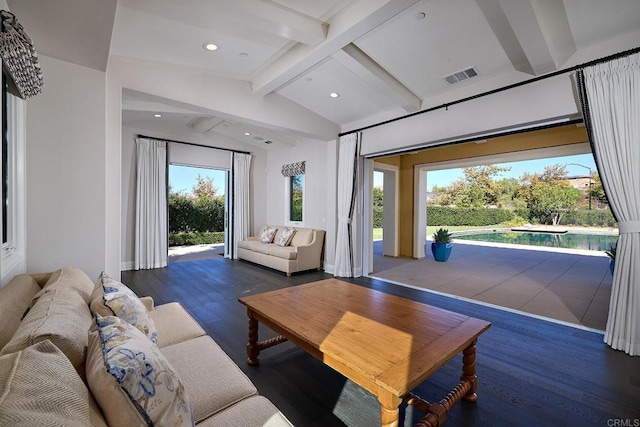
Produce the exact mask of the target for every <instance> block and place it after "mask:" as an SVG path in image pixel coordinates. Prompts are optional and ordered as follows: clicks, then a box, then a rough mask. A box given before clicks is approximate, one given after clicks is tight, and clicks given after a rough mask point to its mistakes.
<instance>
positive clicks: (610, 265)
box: [609, 259, 616, 276]
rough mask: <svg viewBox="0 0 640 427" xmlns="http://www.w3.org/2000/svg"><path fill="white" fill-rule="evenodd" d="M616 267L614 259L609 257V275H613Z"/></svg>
mask: <svg viewBox="0 0 640 427" xmlns="http://www.w3.org/2000/svg"><path fill="white" fill-rule="evenodd" d="M615 268H616V260H615V259H610V260H609V271H610V272H611V275H612V276H613V270H614V269H615Z"/></svg>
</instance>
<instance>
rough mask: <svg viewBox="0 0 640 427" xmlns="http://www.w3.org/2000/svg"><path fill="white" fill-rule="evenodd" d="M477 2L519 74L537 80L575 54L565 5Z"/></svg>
mask: <svg viewBox="0 0 640 427" xmlns="http://www.w3.org/2000/svg"><path fill="white" fill-rule="evenodd" d="M476 2H477V3H478V6H479V7H480V9H481V10H482V13H483V14H484V16H485V18H486V19H487V22H488V23H489V25H490V26H491V29H492V30H493V33H494V34H495V36H496V37H497V39H498V41H499V42H500V44H501V45H502V48H503V49H504V52H505V53H506V55H507V57H508V58H509V60H510V61H511V63H512V64H513V67H514V68H515V69H516V70H518V71H521V72H524V73H527V74H531V75H534V76H537V75H541V74H545V73H548V72H551V71H555V70H557V69H558V68H560V66H561V65H562V63H564V61H566V60H567V59H568V58H569V57H570V56H571V55H572V54H573V53H574V52H575V51H576V47H575V43H574V41H573V36H572V34H571V29H570V27H569V20H568V18H567V14H566V11H565V9H564V5H563V4H562V2H551V1H548V0H476Z"/></svg>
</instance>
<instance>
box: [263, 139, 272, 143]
mask: <svg viewBox="0 0 640 427" xmlns="http://www.w3.org/2000/svg"><path fill="white" fill-rule="evenodd" d="M264 143H265V144H273V141H271V140H269V139H268V140H266V141H265V142H264Z"/></svg>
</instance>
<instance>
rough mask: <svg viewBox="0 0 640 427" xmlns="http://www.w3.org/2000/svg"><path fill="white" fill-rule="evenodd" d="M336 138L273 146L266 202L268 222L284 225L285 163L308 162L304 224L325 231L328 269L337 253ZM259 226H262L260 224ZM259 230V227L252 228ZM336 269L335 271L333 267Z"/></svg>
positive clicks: (306, 165) (268, 170)
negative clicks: (274, 147) (334, 152)
mask: <svg viewBox="0 0 640 427" xmlns="http://www.w3.org/2000/svg"><path fill="white" fill-rule="evenodd" d="M329 146H332V147H334V149H335V141H330V142H324V141H316V140H306V141H304V142H303V143H301V144H300V145H299V146H298V147H294V148H292V147H281V148H276V149H271V150H269V152H268V155H267V158H268V161H267V172H266V180H267V183H268V184H267V192H268V196H267V197H268V201H267V203H266V204H265V205H264V210H265V212H266V223H268V224H284V223H285V220H286V204H285V203H286V202H285V188H286V182H287V181H286V179H285V177H284V176H282V173H281V170H282V166H283V165H285V164H288V163H295V162H301V161H305V162H306V164H305V168H306V169H305V175H304V199H303V203H304V205H303V212H304V213H303V215H304V227H308V228H317V229H322V230H325V231H326V237H325V268H326V267H327V264H329V268H331V267H330V266H331V265H332V264H333V258H334V256H335V255H334V254H335V248H334V247H335V215H336V213H335V206H336V205H335V197H336V196H335V180H336V175H335V167H332V164H334V163H333V162H332V160H333V161H334V160H335V157H334V158H331V157H330V156H328V151H329V150H328V147H329ZM258 226H259V225H258ZM253 231H254V232H256V231H257V229H256V228H254V230H253ZM331 271H333V270H331Z"/></svg>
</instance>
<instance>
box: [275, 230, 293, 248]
mask: <svg viewBox="0 0 640 427" xmlns="http://www.w3.org/2000/svg"><path fill="white" fill-rule="evenodd" d="M295 233H296V229H295V228H293V227H285V228H283V229H282V230H279V233H278V235H277V236H276V239H275V243H276V245H278V246H288V245H289V243H291V240H292V239H293V235H294V234H295Z"/></svg>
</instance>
